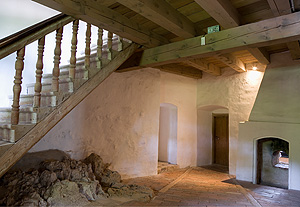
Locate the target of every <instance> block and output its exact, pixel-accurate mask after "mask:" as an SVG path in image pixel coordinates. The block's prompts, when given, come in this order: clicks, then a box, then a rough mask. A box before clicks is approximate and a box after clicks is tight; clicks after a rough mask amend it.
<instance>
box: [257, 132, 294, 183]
mask: <svg viewBox="0 0 300 207" xmlns="http://www.w3.org/2000/svg"><path fill="white" fill-rule="evenodd" d="M256 161H257V163H256V183H257V184H263V185H268V186H274V187H280V188H286V189H287V188H288V186H289V142H287V141H285V140H283V139H280V138H274V137H265V138H260V139H257V140H256Z"/></svg>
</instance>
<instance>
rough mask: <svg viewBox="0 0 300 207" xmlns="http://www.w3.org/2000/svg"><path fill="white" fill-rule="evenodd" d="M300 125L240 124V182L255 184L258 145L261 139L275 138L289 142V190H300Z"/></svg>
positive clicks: (238, 174)
mask: <svg viewBox="0 0 300 207" xmlns="http://www.w3.org/2000/svg"><path fill="white" fill-rule="evenodd" d="M299 134H300V124H290V123H271V122H254V121H251V122H246V123H241V124H240V132H239V150H238V157H239V159H238V162H237V174H236V177H237V179H238V180H245V181H250V182H254V183H255V178H256V167H255V166H256V147H255V146H256V144H257V140H258V139H261V138H267V137H274V138H280V139H283V140H285V141H288V142H289V148H290V149H289V189H294V190H300V177H299V172H300V151H299V149H300V139H299Z"/></svg>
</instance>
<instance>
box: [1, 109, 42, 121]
mask: <svg viewBox="0 0 300 207" xmlns="http://www.w3.org/2000/svg"><path fill="white" fill-rule="evenodd" d="M0 120H1V122H5V123H10V122H11V112H3V111H1V112H0ZM19 122H20V123H23V124H35V123H37V113H35V112H20V116H19Z"/></svg>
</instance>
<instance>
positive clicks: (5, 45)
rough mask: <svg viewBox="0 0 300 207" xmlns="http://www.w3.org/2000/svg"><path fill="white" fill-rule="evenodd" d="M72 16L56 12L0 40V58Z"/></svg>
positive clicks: (71, 19) (66, 22) (68, 20)
mask: <svg viewBox="0 0 300 207" xmlns="http://www.w3.org/2000/svg"><path fill="white" fill-rule="evenodd" d="M73 20H74V18H73V17H71V16H68V15H66V14H63V13H61V14H58V15H56V16H53V17H50V18H48V19H46V20H44V21H41V22H39V23H37V24H34V25H32V26H29V27H27V28H25V29H23V30H21V31H19V32H16V33H14V34H12V35H10V36H8V37H5V38H3V39H1V40H0V59H2V58H4V57H6V56H8V55H10V54H11V53H13V52H15V51H17V50H19V49H21V48H23V47H24V46H26V45H28V44H30V43H32V42H34V41H36V40H38V39H40V38H41V37H43V36H45V35H47V34H49V33H51V32H53V31H55V30H57V29H59V28H60V27H62V26H64V25H66V24H68V23H70V22H72V21H73Z"/></svg>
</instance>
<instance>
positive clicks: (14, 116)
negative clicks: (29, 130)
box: [11, 47, 25, 125]
mask: <svg viewBox="0 0 300 207" xmlns="http://www.w3.org/2000/svg"><path fill="white" fill-rule="evenodd" d="M24 56H25V47H23V48H22V49H20V50H18V51H17V60H16V64H15V70H16V74H15V80H14V87H13V93H14V94H13V104H12V110H11V124H14V125H15V124H18V123H19V107H20V93H21V89H22V87H21V84H22V71H23V69H24Z"/></svg>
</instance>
